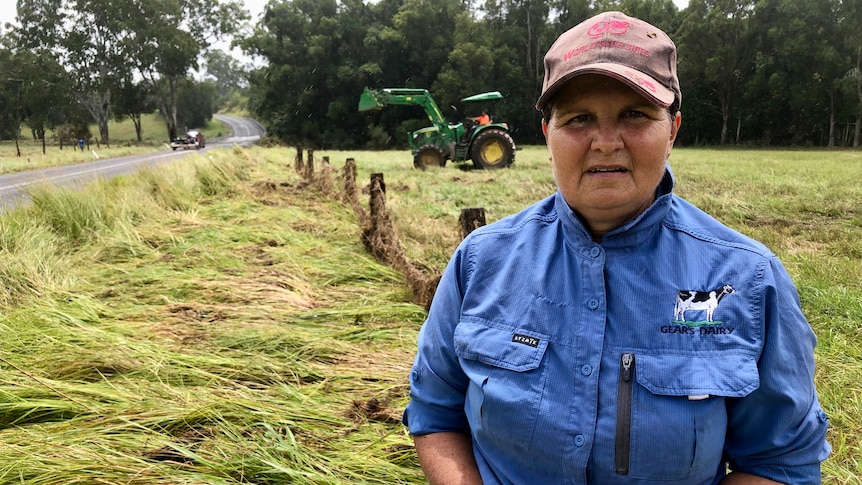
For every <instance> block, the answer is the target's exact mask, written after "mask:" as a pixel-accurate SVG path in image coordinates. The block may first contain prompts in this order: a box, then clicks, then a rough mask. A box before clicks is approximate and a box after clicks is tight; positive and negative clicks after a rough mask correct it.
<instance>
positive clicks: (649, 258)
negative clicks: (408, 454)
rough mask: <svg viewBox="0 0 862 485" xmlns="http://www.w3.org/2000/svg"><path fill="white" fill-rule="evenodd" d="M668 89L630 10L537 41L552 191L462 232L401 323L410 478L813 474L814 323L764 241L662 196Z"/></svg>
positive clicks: (819, 433)
mask: <svg viewBox="0 0 862 485" xmlns="http://www.w3.org/2000/svg"><path fill="white" fill-rule="evenodd" d="M681 101H682V93H681V91H680V88H679V81H678V79H677V75H676V48H675V46H674V44H673V42H672V41H671V40H670V39H669V38H668V37H667V35H666V34H665V33H664V32H662V31H661V30H659V29H657V28H655V27H653V26H652V25H650V24H648V23H646V22H643V21H641V20H638V19H634V18H631V17H627V16H625V15H624V14H622V13H619V12H607V13H604V14H600V15H598V16H596V17H594V18H591V19H589V20H586V21H585V22H583V23H581V24H579V25H578V26H576V27H574V28H572V29H571V30H569V31H567V32H566V33H564V34H563V35H561V36H560V37H559V38H558V39H557V41H556V42H555V43H554V45H553V46H552V47H551V49H550V50H549V51H548V53H547V55H546V56H545V82H544V86H543V89H542V94H541V96H540V97H539V100H538V102H537V104H536V107H537V109H539V110H540V111H542V113H543V121H542V129H543V131H544V133H545V137H546V140H547V145H548V149H549V151H550V156H551V163H552V167H553V172H554V178H555V180H556V182H557V185H558V189H559V190H558V191H557V193H556V194H555V195H554V196H552V197H549V198H548V199H546V200H544V201H540V202H538V203H537V204H535V205H533V206H532V207H529V208H527V209H526V210H524V211H522V212H521V213H519V214H516V215H514V216H511V217H508V218H505V219H503V220H500V221H498V222H496V223H494V224H491V225H488V226H486V227H484V228H480V229H479V230H477V231H474V232H473V233H472V234H471V235H470V236H469V237H468V238H467V239H465V240H464V242H463V243H462V244H461V245H460V246H459V248H458V250H457V251H456V253H455V255H454V256H453V258H452V260H451V262H450V264H449V266H448V267H447V269H446V271H445V273H444V275H443V278H442V280H441V282H440V285H439V286H438V289H437V293H436V295H435V298H434V302H433V304H432V307H431V309H430V312H429V315H428V320H427V321H426V323H425V325H424V326H423V328H422V330H421V332H420V335H419V351H418V354H417V356H416V361H415V363H414V367H413V370H412V372H411V375H410V382H411V402H410V404H409V405H408V407H407V409H406V411H405V414H404V422H405V423H406V424H407V425H408V426H409V429H410V432H411V434H412V435H413V436H414V441H415V445H416V450H417V453H418V456H419V460H420V463H421V465H422V467H423V470H424V472H425V474H426V477H427V478H428V479H429V482H430V483H432V484H436V483H440V484H456V483H458V484H468V483H476V484H478V483H485V484H493V483H506V484H509V483H511V484H540V483H541V484H555V483H566V484H583V483H591V484H602V485H604V484H623V483H625V484H628V483H652V484H656V483H662V484H717V483H722V484H745V483H752V484H757V483H791V484H794V485H796V484H808V483H820V463H821V461H822V460H824V459H825V458H826V456H827V455H828V453H829V450H830V448H829V445H828V444H827V443H826V441H825V434H826V428H827V418H826V415H825V413H823V411H822V410H821V408H820V405H819V403H818V401H817V397H816V392H815V388H814V383H813V373H814V358H813V348H814V345H815V338H814V334H813V332H812V331H811V328H810V327H809V325H808V323H807V321H806V320H805V318H804V316H803V315H802V312H801V309H800V304H799V298H798V295H797V292H796V289H795V287H794V285H793V283H792V282H791V281H790V278H789V277H788V275H787V273H786V271H785V270H784V268H783V267H782V266H781V264H780V262H779V261H778V260H777V259H776V258H775V256H774V255H773V254H772V253H771V252H770V251H769V250H768V249H767V248H765V247H764V246H763V245H761V244H760V243H758V242H756V241H753V240H751V239H749V238H747V237H745V236H743V235H741V234H739V233H737V232H735V231H733V230H731V229H729V228H727V227H725V226H724V225H722V224H720V223H719V222H718V221H716V220H715V219H713V218H711V217H709V216H708V215H706V214H705V213H703V212H702V211H700V210H699V209H697V208H695V207H694V206H692V205H691V204H689V203H688V202H686V201H684V200H683V199H681V198H679V197H677V196H676V195H674V194H673V192H672V189H673V177H672V175H671V173H670V170H669V168H668V166H667V158H668V157H669V155H670V151H671V149H672V148H673V143H674V140H675V139H676V135H677V133H678V131H679V127H680V124H681V115H680V113H679V107H680V105H681ZM728 469H729V470H728Z"/></svg>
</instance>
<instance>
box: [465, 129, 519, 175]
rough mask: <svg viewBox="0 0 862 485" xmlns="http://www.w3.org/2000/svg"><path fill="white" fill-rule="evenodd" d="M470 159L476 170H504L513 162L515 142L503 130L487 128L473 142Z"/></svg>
mask: <svg viewBox="0 0 862 485" xmlns="http://www.w3.org/2000/svg"><path fill="white" fill-rule="evenodd" d="M470 157H471V158H472V159H473V163H474V164H475V165H476V167H478V168H486V169H491V168H505V167H508V166H509V165H511V164H512V163H514V161H515V140H513V139H512V137H511V136H510V135H509V133H507V132H506V131H504V130H499V129H496V128H489V129H487V130H484V131H482V132H481V133H479V134H478V135H476V138H475V139H474V140H473V146H472V147H471V148H470Z"/></svg>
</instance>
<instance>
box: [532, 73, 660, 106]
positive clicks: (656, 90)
mask: <svg viewBox="0 0 862 485" xmlns="http://www.w3.org/2000/svg"><path fill="white" fill-rule="evenodd" d="M584 74H599V75H603V76H608V77H611V78H614V79H616V80H618V81H622V82H624V83H625V84H627V85H628V86H629V87H631V88H632V89H634V90H635V91H637V92H638V93H639V94H640V95H641V96H643V97H645V98H646V99H648V100H650V101H651V102H653V103H655V104H656V105H658V106H661V107H662V108H667V107H669V106H670V105H671V104H673V101H674V99H675V98H676V95H675V94H674V92H673V91H672V90H670V89H668V88H666V87H664V85H662V84H661V83H659V82H658V81H656V80H655V79H653V78H652V77H651V76H647V75H646V74H644V73H642V72H640V71H638V70H637V69H632V68H631V67H629V66H623V65H620V64H612V63H596V64H587V65H585V66H581V67H579V68H578V69H575V70H574V71H572V72H570V73H568V74H566V75H565V76H563V77H561V78H560V79H557V80H556V82H554V84H552V85H551V86H549V87H548V89H546V90H545V92H543V93H542V95H541V96H540V97H539V100H538V101H536V109H538V110H539V111H541V110H542V109H543V108H544V107H545V105H546V104H547V103H548V101H550V99H551V98H552V97H553V96H554V95H555V94H556V93H557V91H559V90H560V88H562V87H563V85H564V84H566V83H567V82H569V81H571V80H572V79H574V78H576V77H578V76H581V75H584Z"/></svg>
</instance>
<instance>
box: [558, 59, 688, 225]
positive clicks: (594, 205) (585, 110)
mask: <svg viewBox="0 0 862 485" xmlns="http://www.w3.org/2000/svg"><path fill="white" fill-rule="evenodd" d="M551 109H552V112H551V116H550V118H549V120H548V122H547V123H545V122H543V123H542V129H543V131H544V132H545V138H546V140H547V144H548V149H549V150H550V153H551V163H552V165H553V170H554V178H555V180H556V182H557V185H558V186H559V188H560V191H561V192H562V194H563V197H564V198H565V199H566V202H567V203H568V204H569V206H570V207H571V208H572V209H573V210H574V211H575V212H577V213H578V214H579V215H580V216H581V218H582V219H583V220H584V222H585V223H586V224H587V226H588V228H589V229H590V231H591V232H592V233H593V236H595V237H596V238H601V236H602V235H603V234H605V233H606V232H608V231H610V230H612V229H614V228H616V227H619V226H620V225H622V224H624V223H625V222H626V221H629V220H631V219H632V218H634V217H636V216H637V215H638V214H640V213H641V212H643V211H644V210H646V208H647V207H649V205H650V204H651V203H652V202H653V200H654V199H655V191H656V188H657V187H658V184H659V182H661V179H662V177H663V175H664V171H665V160H666V159H667V157H668V155H669V154H670V151H671V148H673V142H674V139H676V134H677V131H678V130H679V125H680V122H681V116H680V114H679V113H677V114H676V116H674V117H673V119H671V117H670V114H669V113H668V110H667V109H666V108H662V107H660V106H657V105H655V104H653V103H652V102H650V101H648V100H647V99H646V98H644V97H642V96H641V95H639V94H638V93H637V92H636V91H634V90H632V89H631V88H629V87H628V86H627V85H625V84H623V83H622V82H620V81H617V80H615V79H613V78H609V77H606V76H601V75H597V74H587V75H582V76H578V77H576V78H574V79H572V80H571V81H569V82H568V83H567V84H566V85H565V86H563V88H562V89H561V90H560V91H559V92H558V93H557V95H556V96H555V97H554V100H553V107H552V108H551Z"/></svg>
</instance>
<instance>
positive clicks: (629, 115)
mask: <svg viewBox="0 0 862 485" xmlns="http://www.w3.org/2000/svg"><path fill="white" fill-rule="evenodd" d="M645 117H646V114H644V112H643V111H637V110H630V111H626V112H624V113H623V118H635V119H637V118H645Z"/></svg>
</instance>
